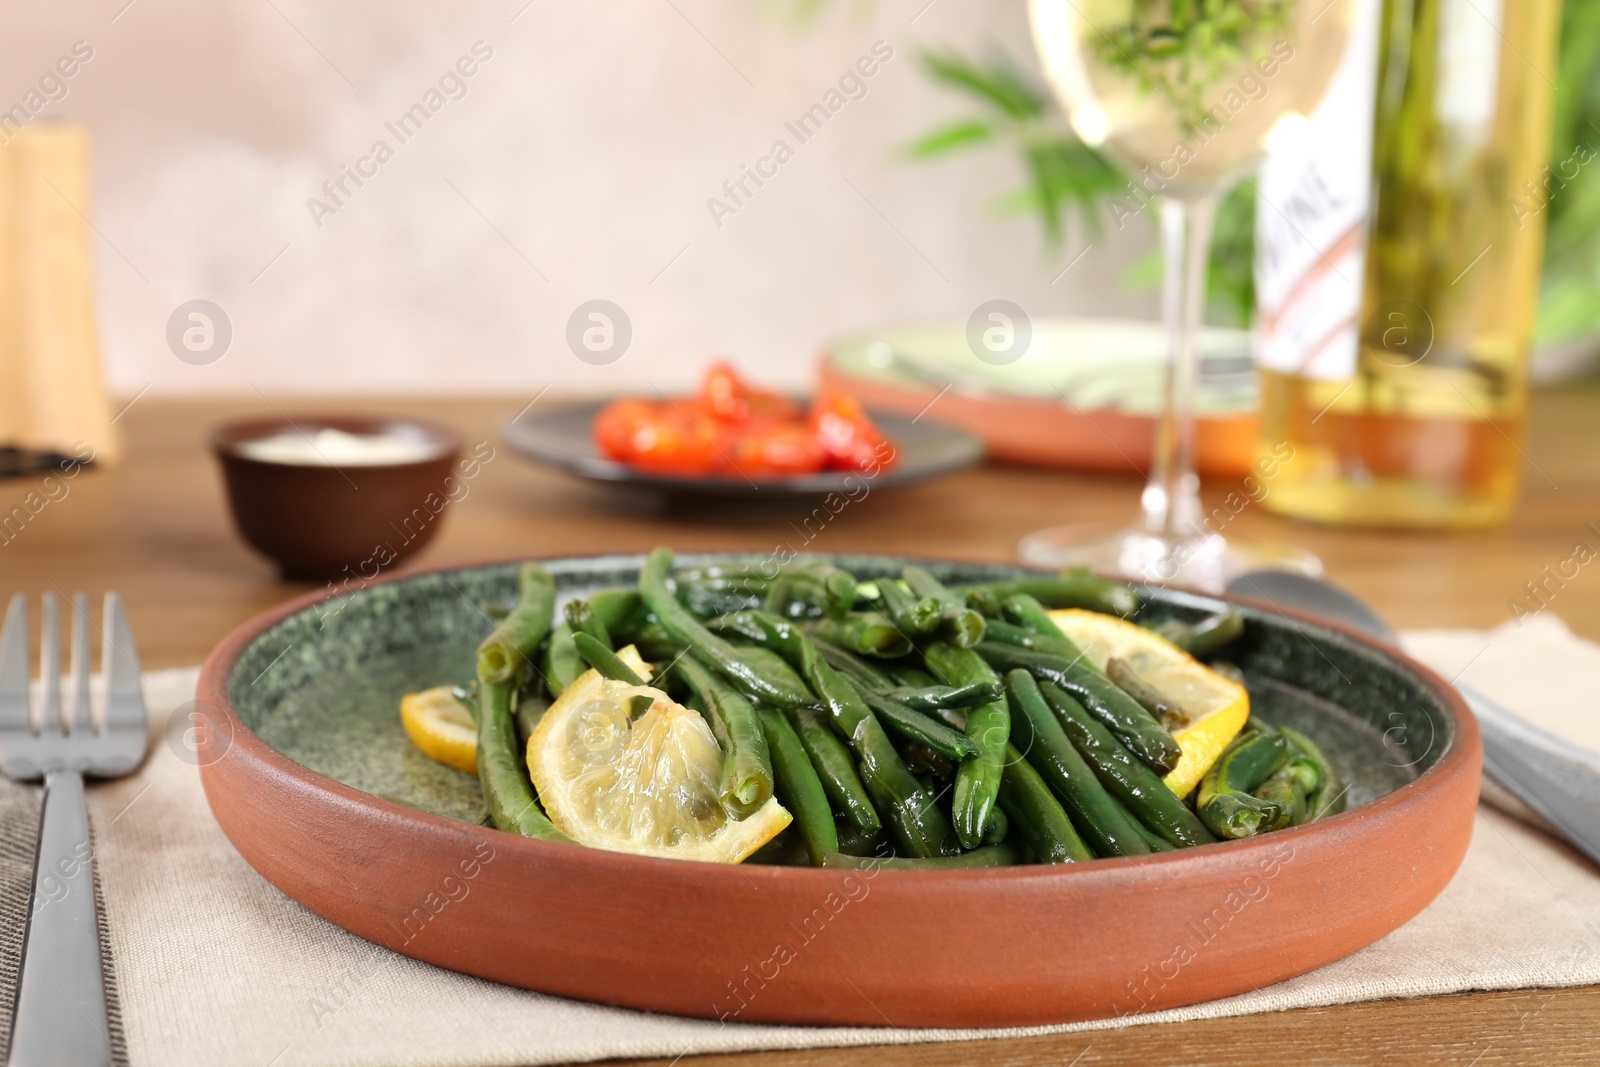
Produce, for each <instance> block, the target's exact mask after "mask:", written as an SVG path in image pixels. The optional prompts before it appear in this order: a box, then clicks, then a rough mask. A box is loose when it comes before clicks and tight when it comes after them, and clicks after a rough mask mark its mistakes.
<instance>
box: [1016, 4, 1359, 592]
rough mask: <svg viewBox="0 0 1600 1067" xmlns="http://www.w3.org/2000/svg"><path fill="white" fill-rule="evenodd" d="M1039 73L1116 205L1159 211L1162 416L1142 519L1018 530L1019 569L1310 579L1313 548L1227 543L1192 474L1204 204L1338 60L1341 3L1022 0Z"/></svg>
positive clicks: (1347, 18)
mask: <svg viewBox="0 0 1600 1067" xmlns="http://www.w3.org/2000/svg"><path fill="white" fill-rule="evenodd" d="M1029 7H1030V14H1031V17H1032V22H1033V37H1034V43H1035V44H1036V45H1037V46H1038V49H1039V54H1040V57H1041V58H1042V60H1043V63H1044V70H1045V74H1046V76H1047V77H1048V79H1049V81H1050V84H1051V87H1052V88H1053V89H1054V90H1055V93H1056V95H1057V96H1058V97H1059V98H1060V100H1061V103H1062V105H1063V106H1064V107H1065V108H1066V112H1067V117H1068V119H1069V121H1070V122H1071V123H1072V127H1073V129H1074V131H1075V132H1076V133H1077V135H1078V137H1079V138H1081V139H1082V140H1083V142H1084V143H1085V144H1088V145H1090V146H1091V147H1094V148H1097V149H1099V150H1100V151H1102V152H1104V153H1105V154H1106V155H1107V156H1109V157H1110V158H1112V159H1113V160H1115V161H1117V162H1118V163H1120V164H1121V165H1122V166H1123V167H1124V168H1125V169H1126V170H1127V172H1128V173H1129V175H1130V176H1131V180H1130V183H1129V190H1128V195H1127V196H1125V197H1123V198H1122V200H1123V207H1124V209H1128V210H1132V209H1135V208H1136V209H1138V210H1143V209H1144V208H1146V207H1152V208H1154V209H1155V210H1157V211H1158V212H1159V214H1160V224H1161V255H1162V270H1163V278H1162V291H1161V314H1162V319H1163V322H1164V326H1165V330H1166V335H1167V348H1168V357H1167V363H1166V370H1165V379H1164V388H1163V400H1162V409H1161V415H1160V418H1159V420H1158V423H1157V430H1156V441H1155V448H1154V451H1153V454H1152V461H1151V468H1150V474H1149V479H1148V482H1147V483H1146V485H1145V487H1144V493H1143V495H1142V497H1141V498H1140V503H1141V511H1142V515H1141V519H1140V521H1139V523H1138V524H1137V525H1136V526H1134V527H1132V528H1129V529H1123V530H1115V531H1108V530H1106V529H1105V528H1100V527H1090V526H1058V527H1054V528H1052V529H1048V530H1041V531H1039V532H1037V533H1034V534H1030V535H1029V536H1028V537H1026V538H1024V539H1023V541H1022V543H1021V545H1019V546H1018V551H1019V552H1020V554H1021V556H1022V558H1023V559H1024V560H1025V561H1027V562H1029V563H1038V564H1050V565H1066V564H1082V565H1086V566H1089V567H1090V568H1092V569H1094V570H1098V571H1104V572H1108V573H1116V574H1121V575H1124V576H1126V577H1129V578H1133V579H1136V580H1140V581H1146V582H1177V583H1180V584H1184V585H1191V586H1195V587H1198V588H1201V589H1207V590H1214V591H1219V590H1220V589H1221V588H1222V586H1223V585H1224V584H1225V583H1226V582H1227V581H1228V579H1229V578H1231V577H1233V576H1235V575H1237V574H1239V573H1242V572H1244V571H1247V570H1253V569H1256V568H1258V567H1280V568H1285V569H1291V570H1299V571H1302V572H1305V573H1309V574H1312V575H1316V574H1318V573H1320V571H1321V564H1320V563H1319V562H1318V561H1317V559H1316V557H1315V556H1313V555H1311V554H1310V553H1308V552H1305V551H1303V550H1301V549H1297V548H1293V547H1288V546H1274V545H1269V544H1261V543H1251V542H1245V541H1240V540H1237V539H1231V540H1230V539H1225V538H1223V536H1222V535H1221V534H1220V533H1218V532H1216V531H1215V530H1213V529H1212V528H1211V527H1210V526H1208V525H1207V523H1206V522H1205V521H1204V518H1203V516H1202V512H1201V505H1200V480H1199V477H1198V476H1197V475H1196V474H1195V469H1194V451H1195V444H1194V442H1195V411H1194V408H1195V377H1196V373H1197V362H1198V359H1199V352H1198V342H1199V332H1200V325H1201V319H1202V316H1203V312H1204V308H1205V293H1206V264H1207V261H1208V259H1209V253H1210V246H1211V222H1212V216H1213V214H1214V212H1215V209H1216V205H1217V201H1218V200H1219V199H1220V198H1221V197H1222V196H1223V194H1225V193H1226V192H1227V191H1228V190H1229V189H1230V188H1231V187H1232V186H1233V184H1234V183H1235V182H1237V181H1239V180H1240V179H1241V178H1242V177H1244V175H1245V173H1246V172H1247V171H1249V170H1250V169H1251V168H1252V167H1253V166H1254V164H1255V163H1256V162H1257V160H1259V159H1260V157H1261V156H1262V154H1263V153H1264V152H1265V150H1266V148H1267V146H1268V145H1269V144H1270V143H1271V142H1272V141H1273V140H1274V139H1276V138H1279V137H1290V136H1295V135H1296V134H1303V133H1304V132H1305V130H1306V128H1307V126H1308V123H1307V122H1306V120H1305V115H1306V114H1307V113H1308V112H1309V111H1310V110H1311V108H1312V107H1314V106H1315V105H1316V103H1317V101H1318V100H1319V99H1320V98H1321V96H1322V93H1323V91H1324V90H1325V89H1326V88H1327V86H1328V82H1329V81H1330V80H1331V79H1332V77H1333V74H1334V71H1335V70H1336V69H1337V67H1338V64H1339V60H1340V58H1341V56H1342V54H1343V51H1344V44H1345V39H1346V38H1347V37H1348V35H1349V29H1350V22H1351V19H1352V17H1353V9H1354V0H1029Z"/></svg>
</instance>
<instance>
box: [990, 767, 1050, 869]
mask: <svg viewBox="0 0 1600 1067" xmlns="http://www.w3.org/2000/svg"><path fill="white" fill-rule="evenodd" d="M1000 794H1001V798H1002V799H1001V801H1000V805H1001V806H1000V807H998V808H996V809H994V815H992V816H991V817H990V818H989V829H988V830H986V831H984V834H983V843H984V844H986V845H998V844H1000V842H1002V841H1004V840H1005V839H1006V837H1007V835H1009V834H1010V833H1011V817H1010V816H1009V815H1007V814H1006V809H1005V800H1004V797H1005V785H1004V784H1002V785H1001V786H1000ZM1040 862H1043V861H1040Z"/></svg>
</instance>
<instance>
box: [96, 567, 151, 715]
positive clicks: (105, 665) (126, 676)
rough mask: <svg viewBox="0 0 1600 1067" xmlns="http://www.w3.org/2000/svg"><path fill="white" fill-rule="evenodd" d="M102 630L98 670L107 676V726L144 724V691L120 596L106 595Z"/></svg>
mask: <svg viewBox="0 0 1600 1067" xmlns="http://www.w3.org/2000/svg"><path fill="white" fill-rule="evenodd" d="M102 625H103V630H104V633H105V643H104V645H103V646H102V648H101V651H100V670H101V671H103V672H104V673H105V676H106V719H105V723H106V727H107V728H108V729H109V728H110V727H113V726H138V727H140V728H141V729H142V728H143V727H144V724H145V710H144V691H143V690H142V689H140V687H139V680H140V677H141V675H140V673H139V653H138V651H137V650H136V649H135V648H134V647H133V631H132V630H131V629H130V628H129V626H128V616H127V613H126V612H124V611H123V610H122V598H121V597H120V596H118V595H117V594H116V593H107V594H106V606H105V620H104V623H103V624H102Z"/></svg>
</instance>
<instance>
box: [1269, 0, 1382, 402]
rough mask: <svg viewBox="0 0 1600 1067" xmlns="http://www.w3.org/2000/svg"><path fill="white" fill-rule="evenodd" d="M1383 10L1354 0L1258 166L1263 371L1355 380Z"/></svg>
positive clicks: (1377, 3) (1373, 1) (1367, 0)
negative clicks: (1317, 92) (1331, 58)
mask: <svg viewBox="0 0 1600 1067" xmlns="http://www.w3.org/2000/svg"><path fill="white" fill-rule="evenodd" d="M1381 7H1382V2H1381V0H1358V2H1357V3H1356V5H1355V20H1354V24H1353V25H1352V27H1351V33H1350V41H1349V44H1348V45H1347V46H1346V47H1345V54H1344V58H1343V59H1341V60H1340V63H1339V68H1338V70H1337V71H1336V72H1335V73H1334V76H1333V80H1332V82H1330V83H1329V85H1328V91H1327V93H1326V94H1325V95H1324V96H1323V98H1322V101H1321V103H1319V104H1318V105H1317V107H1316V108H1314V109H1313V110H1312V112H1311V114H1310V115H1308V116H1307V117H1306V118H1305V120H1303V121H1301V122H1284V123H1281V124H1280V126H1279V128H1278V130H1277V131H1275V132H1274V136H1273V138H1272V140H1271V142H1270V144H1269V148H1268V152H1267V158H1266V159H1265V160H1264V161H1263V163H1262V166H1261V176H1260V179H1259V180H1258V182H1257V189H1258V192H1259V195H1258V197H1257V199H1256V256H1255V279H1256V331H1257V342H1256V362H1257V363H1258V364H1259V365H1260V366H1262V367H1263V368H1266V369H1269V370H1274V371H1278V372H1280V373H1283V374H1292V375H1297V376H1300V377H1303V378H1316V379H1333V380H1338V379H1344V378H1350V377H1353V376H1354V375H1355V369H1356V347H1357V342H1358V340H1359V336H1360V326H1359V322H1358V319H1359V317H1360V313H1361V289H1362V270H1363V267H1364V264H1365V252H1366V222H1367V209H1368V203H1369V200H1370V190H1371V182H1372V176H1371V169H1372V117H1373V105H1374V99H1373V94H1374V91H1375V88H1376V82H1377V58H1378V16H1379V9H1380V8H1381ZM1280 134H1281V136H1280Z"/></svg>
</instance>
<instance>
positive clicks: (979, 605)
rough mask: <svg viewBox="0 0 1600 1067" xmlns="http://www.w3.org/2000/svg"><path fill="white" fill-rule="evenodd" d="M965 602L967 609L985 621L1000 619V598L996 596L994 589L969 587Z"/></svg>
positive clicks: (977, 586)
mask: <svg viewBox="0 0 1600 1067" xmlns="http://www.w3.org/2000/svg"><path fill="white" fill-rule="evenodd" d="M965 600H966V604H967V607H969V608H971V609H972V610H973V611H976V612H977V613H978V614H979V615H982V616H983V617H984V618H985V619H998V618H999V617H1000V598H999V597H997V596H995V595H994V591H993V590H992V589H985V588H984V587H983V586H981V585H969V586H967V588H966V595H965Z"/></svg>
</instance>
